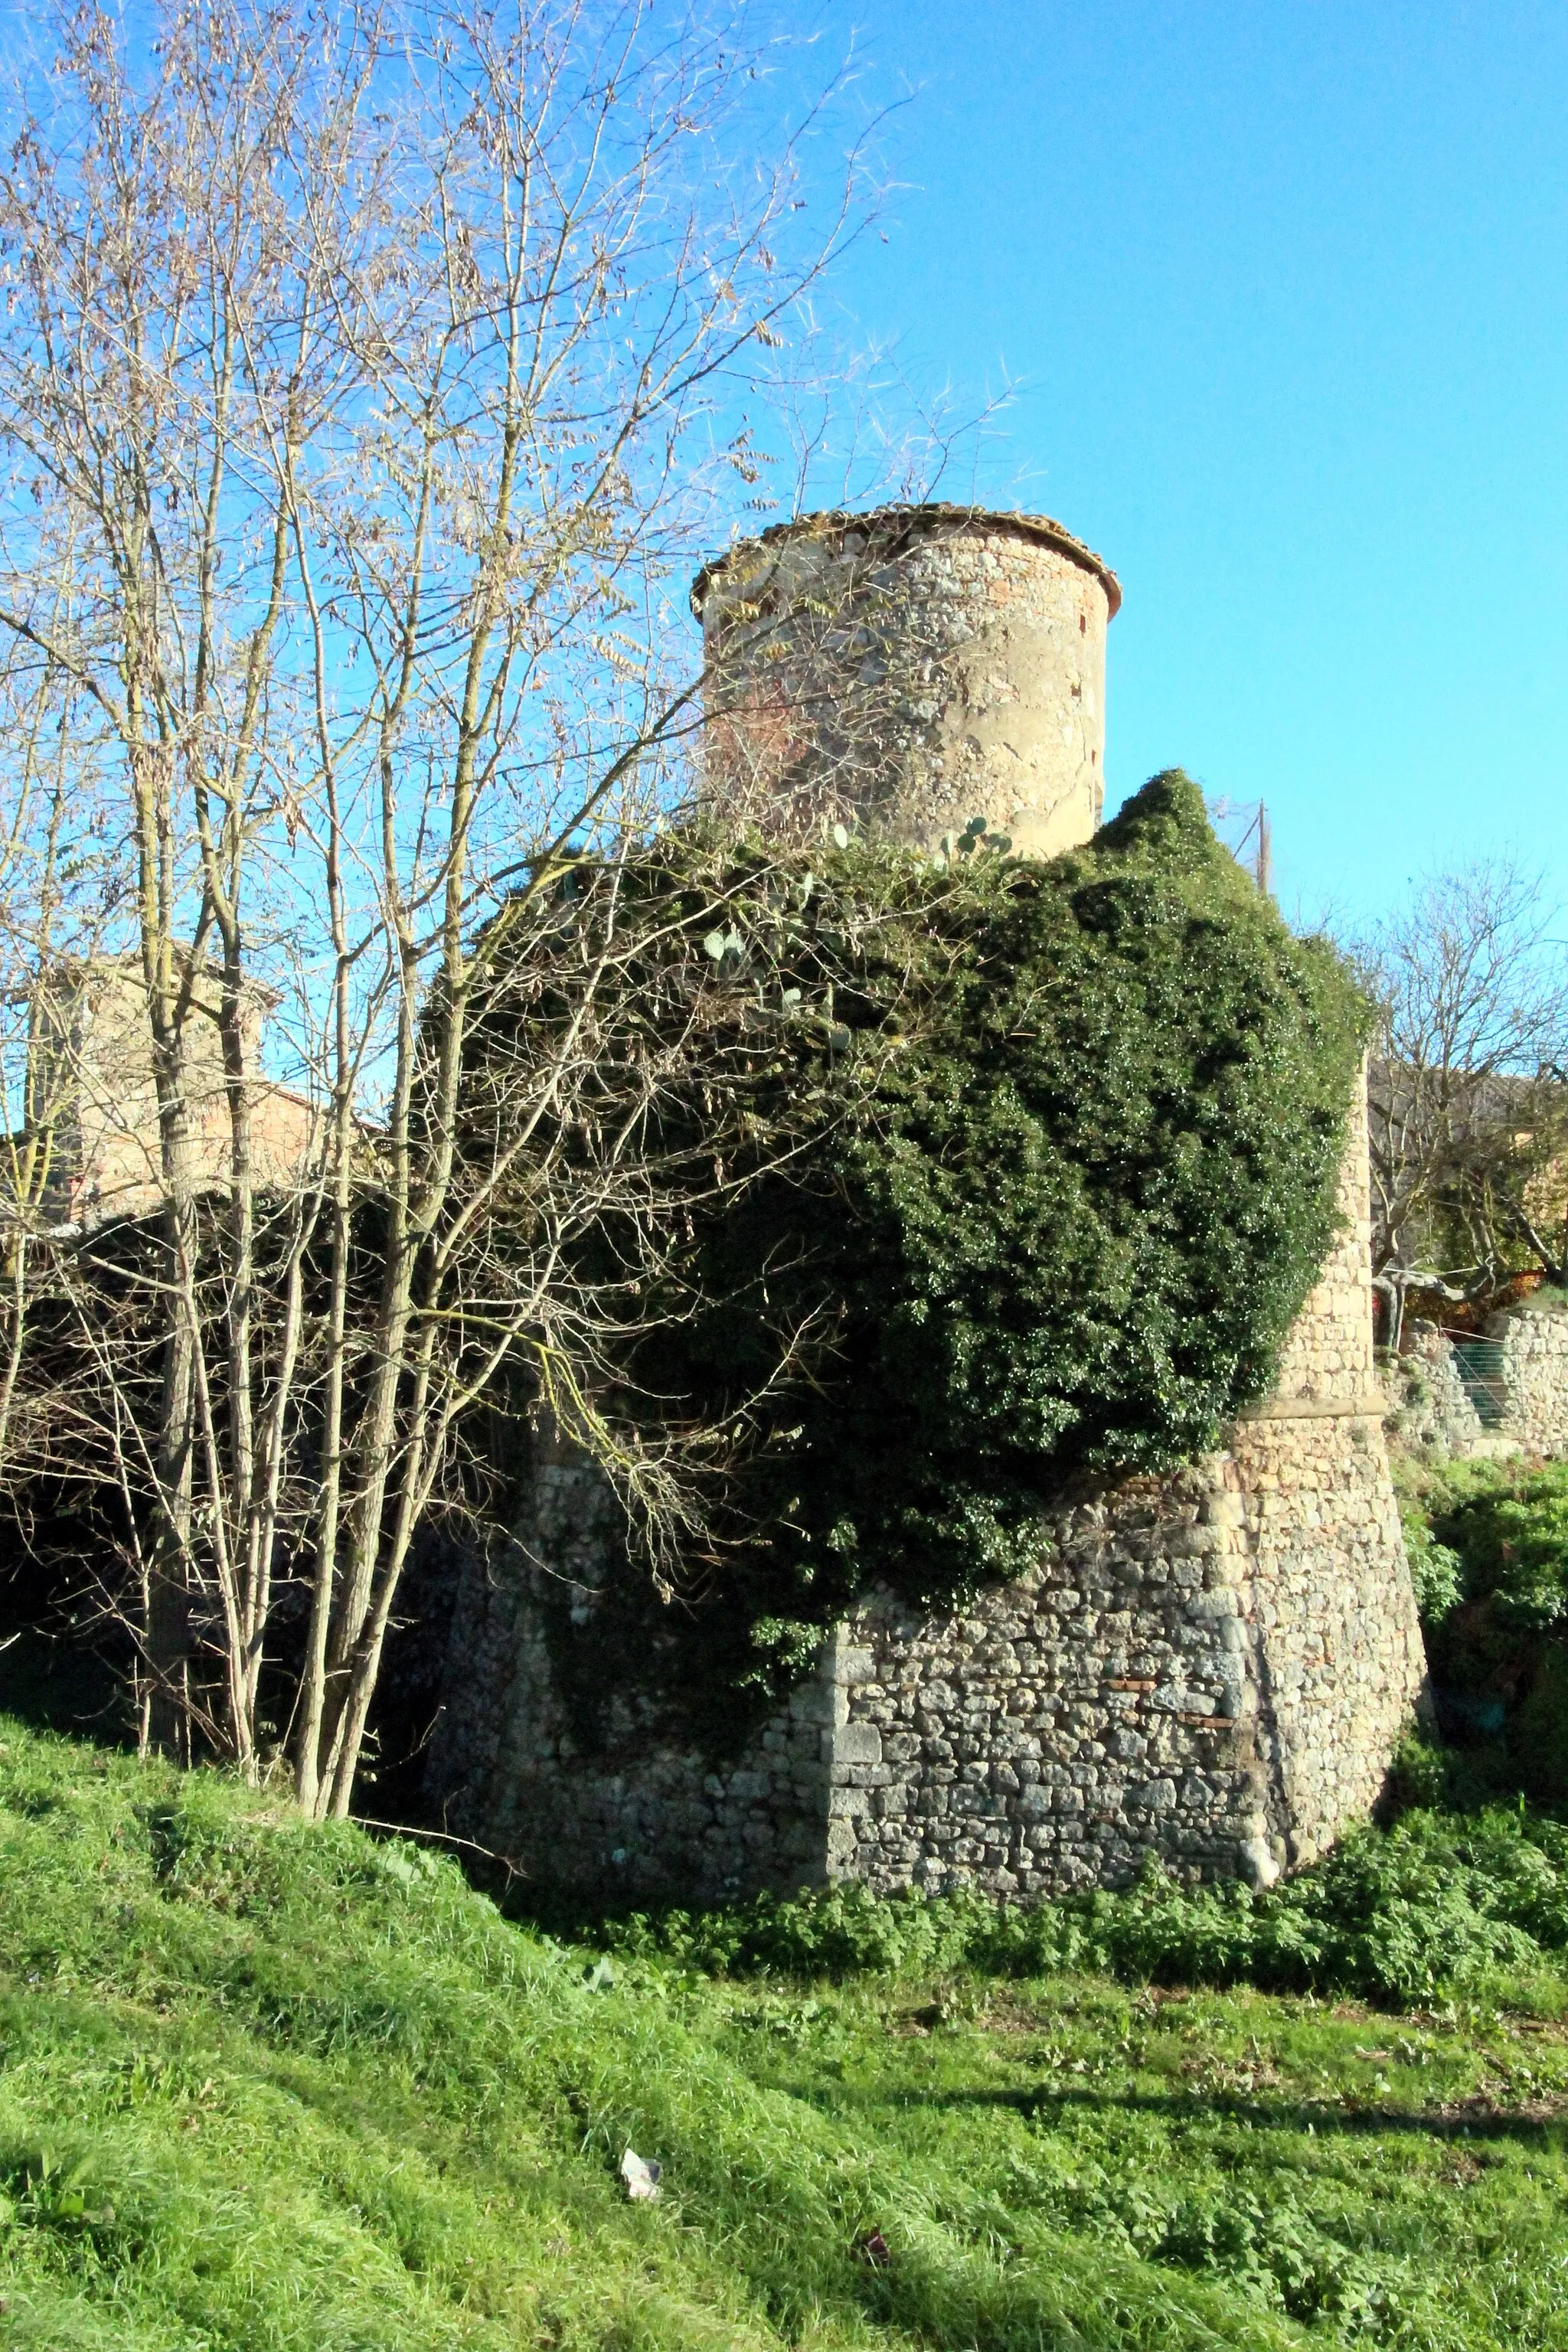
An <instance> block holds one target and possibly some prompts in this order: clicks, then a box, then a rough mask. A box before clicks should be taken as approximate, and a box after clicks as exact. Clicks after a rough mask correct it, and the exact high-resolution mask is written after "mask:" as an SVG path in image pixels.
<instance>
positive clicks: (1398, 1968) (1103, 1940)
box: [603, 1809, 1568, 2005]
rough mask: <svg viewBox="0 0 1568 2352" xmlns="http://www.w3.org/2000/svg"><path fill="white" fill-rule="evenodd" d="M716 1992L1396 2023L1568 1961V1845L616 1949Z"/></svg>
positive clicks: (805, 1919) (1452, 1843) (702, 1924)
mask: <svg viewBox="0 0 1568 2352" xmlns="http://www.w3.org/2000/svg"><path fill="white" fill-rule="evenodd" d="M603 1933H604V1934H605V1937H606V1939H607V1940H608V1941H610V1942H611V1944H612V1945H613V1946H614V1947H616V1948H618V1949H619V1950H621V1951H622V1952H623V1953H626V1954H628V1955H637V1956H639V1957H644V1958H665V1959H668V1960H675V1961H677V1962H679V1963H680V1964H681V1965H683V1966H685V1967H688V1968H690V1969H696V1970H698V1971H700V1973H703V1974H709V1975H711V1974H731V1975H740V1974H759V1973H760V1974H770V1973H771V1974H775V1975H780V1976H788V1977H796V1978H805V1979H810V1978H828V1979H836V1980H842V1979H846V1978H848V1977H851V1976H856V1975H860V1974H866V1973H871V1974H885V1975H889V1976H891V1975H898V1974H905V1973H917V1974H928V1975H929V1974H937V1973H942V1972H946V1971H952V1970H958V1969H974V1970H978V1971H982V1972H984V1973H986V1974H992V1975H1001V1976H1014V1977H1027V1976H1037V1975H1041V1974H1045V1973H1048V1972H1050V1971H1053V1970H1057V1969H1104V1970H1108V1971H1110V1973H1112V1974H1113V1975H1116V1976H1118V1977H1121V1978H1122V1979H1132V1980H1136V1981H1140V1982H1151V1981H1152V1982H1155V1983H1163V1984H1215V1985H1222V1984H1241V1983H1250V1984H1253V1985H1256V1986H1258V1987H1259V1988H1260V1989H1261V1990H1270V1991H1283V1992H1343V1993H1353V1994H1358V1995H1360V1996H1362V1997H1363V1998H1364V1999H1367V2000H1378V2001H1385V2002H1390V2003H1393V2004H1395V2005H1403V2004H1409V2003H1412V2002H1417V2001H1422V2000H1427V1999H1429V1998H1431V1997H1432V1996H1433V1995H1435V1994H1436V1993H1438V1992H1440V1991H1443V1990H1450V1989H1453V1988H1457V1987H1462V1986H1463V1985H1465V1984H1467V1983H1475V1982H1477V1981H1479V1979H1481V1978H1483V1977H1485V1976H1486V1975H1488V1974H1489V1973H1490V1972H1492V1971H1495V1970H1499V1969H1503V1970H1515V1969H1522V1970H1531V1969H1540V1968H1542V1967H1546V1966H1550V1965H1552V1963H1554V1962H1555V1961H1557V1960H1559V1959H1560V1958H1565V1957H1568V1831H1564V1830H1563V1829H1561V1828H1559V1827H1558V1826H1557V1825H1556V1824H1555V1823H1553V1822H1540V1821H1536V1820H1534V1819H1532V1818H1531V1817H1530V1816H1528V1815H1522V1814H1521V1813H1520V1812H1519V1811H1517V1810H1514V1811H1504V1810H1501V1809H1495V1810H1492V1811H1488V1812H1486V1813H1483V1814H1482V1815H1480V1816H1479V1817H1478V1818H1475V1819H1463V1818H1457V1817H1455V1816H1453V1815H1451V1814H1444V1813H1440V1812H1436V1811H1415V1812H1411V1813H1408V1814H1406V1815H1405V1817H1404V1818H1403V1819H1402V1820H1400V1821H1399V1822H1397V1823H1396V1824H1395V1825H1394V1828H1393V1829H1391V1830H1387V1831H1379V1830H1372V1829H1368V1830H1363V1831H1358V1832H1354V1833H1353V1834H1352V1836H1350V1837H1348V1838H1346V1839H1345V1840H1344V1841H1343V1843H1342V1844H1341V1845H1340V1846H1339V1847H1338V1848H1337V1849H1336V1850H1335V1852H1334V1853H1332V1854H1331V1855H1330V1856H1329V1858H1328V1859H1327V1860H1326V1861H1325V1862H1323V1863H1321V1864H1319V1865H1318V1866H1317V1867H1316V1868H1315V1869H1311V1870H1308V1871H1304V1872H1302V1873H1301V1874H1300V1876H1298V1877H1296V1878H1293V1879H1292V1880H1290V1881H1289V1883H1288V1884H1286V1885H1281V1886H1279V1887H1275V1888H1273V1889H1271V1890H1269V1891H1268V1893H1264V1894H1255V1893H1254V1892H1253V1891H1252V1889H1251V1888H1249V1887H1247V1886H1245V1885H1239V1884H1230V1885H1217V1886H1200V1887H1195V1888H1194V1887H1184V1886H1182V1885H1178V1884H1177V1882H1176V1881H1175V1880H1174V1879H1173V1878H1171V1877H1169V1876H1168V1875H1167V1874H1164V1873H1163V1871H1162V1870H1161V1869H1160V1868H1159V1867H1158V1865H1156V1864H1151V1865H1150V1867H1149V1868H1148V1869H1147V1870H1146V1872H1145V1874H1144V1875H1143V1877H1142V1879H1141V1880H1140V1881H1139V1882H1138V1883H1137V1884H1136V1885H1133V1886H1131V1887H1129V1888H1127V1889H1126V1890H1125V1891H1123V1892H1121V1893H1114V1894H1113V1893H1105V1892H1097V1893H1094V1894H1086V1895H1068V1896H1067V1897H1065V1898H1063V1899H1061V1900H1059V1901H1058V1902H1054V1903H1042V1904H1039V1905H1036V1906H1020V1905H1006V1904H995V1903H992V1902H988V1901H986V1900H985V1899H984V1897H982V1896H980V1895H973V1894H970V1893H958V1894H952V1895H930V1896H928V1895H922V1894H921V1893H919V1892H915V1891H910V1892H909V1893H905V1894H900V1895H889V1896H877V1895H870V1894H868V1892H867V1890H866V1889H865V1888H864V1887H858V1886H836V1887H830V1888H827V1889H826V1890H823V1891H817V1892H812V1893H804V1894H802V1895H799V1896H797V1897H796V1898H795V1900H793V1901H779V1900H777V1899H775V1898H774V1897H773V1896H769V1895H762V1896H759V1897H757V1898H756V1900H754V1901H753V1902H752V1903H749V1904H743V1905H739V1906H733V1907H731V1908H730V1909H728V1910H723V1911H714V1912H709V1913H705V1914H701V1915H697V1916H694V1915H692V1914H690V1913H687V1912H679V1911H676V1912H668V1913H666V1914H665V1915H663V1916H661V1917H658V1918H653V1917H649V1916H635V1917H633V1918H631V1919H629V1920H626V1921H623V1922H621V1923H619V1924H618V1925H616V1926H613V1927H608V1928H606V1929H605V1930H604V1931H603Z"/></svg>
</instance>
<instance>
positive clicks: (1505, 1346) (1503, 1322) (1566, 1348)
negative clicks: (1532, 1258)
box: [1487, 1306, 1568, 1459]
mask: <svg viewBox="0 0 1568 2352" xmlns="http://www.w3.org/2000/svg"><path fill="white" fill-rule="evenodd" d="M1487 1334H1488V1337H1489V1339H1498V1340H1500V1341H1501V1343H1502V1378H1503V1390H1504V1393H1505V1395H1506V1396H1507V1399H1508V1405H1507V1410H1506V1413H1505V1417H1504V1421H1503V1429H1504V1432H1505V1433H1506V1434H1507V1435H1508V1436H1510V1437H1511V1438H1514V1439H1516V1440H1517V1441H1518V1443H1519V1444H1520V1445H1521V1447H1522V1449H1523V1451H1524V1452H1525V1453H1526V1454H1544V1455H1546V1456H1548V1457H1549V1458H1553V1459H1554V1458H1555V1457H1556V1456H1557V1455H1559V1454H1568V1314H1564V1313H1563V1311H1562V1310H1561V1309H1560V1308H1559V1309H1556V1310H1544V1309H1538V1310H1534V1311H1532V1310H1531V1308H1530V1307H1528V1306H1527V1307H1518V1308H1515V1310H1514V1311H1513V1312H1512V1313H1511V1314H1507V1315H1500V1316H1497V1317H1495V1318H1494V1319H1493V1320H1492V1321H1491V1322H1490V1323H1489V1324H1488V1326H1487Z"/></svg>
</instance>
